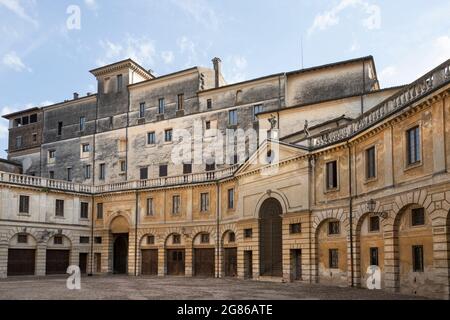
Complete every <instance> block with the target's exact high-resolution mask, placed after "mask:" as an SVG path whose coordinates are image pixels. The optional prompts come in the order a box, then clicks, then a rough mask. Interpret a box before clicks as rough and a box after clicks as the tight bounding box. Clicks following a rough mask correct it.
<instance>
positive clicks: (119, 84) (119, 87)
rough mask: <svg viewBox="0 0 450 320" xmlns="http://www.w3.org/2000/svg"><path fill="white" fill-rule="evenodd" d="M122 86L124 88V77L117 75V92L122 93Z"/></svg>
mask: <svg viewBox="0 0 450 320" xmlns="http://www.w3.org/2000/svg"><path fill="white" fill-rule="evenodd" d="M122 86H123V77H122V75H121V74H118V75H117V92H120V91H122Z"/></svg>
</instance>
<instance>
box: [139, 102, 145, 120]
mask: <svg viewBox="0 0 450 320" xmlns="http://www.w3.org/2000/svg"><path fill="white" fill-rule="evenodd" d="M144 117H145V102H142V103H141V104H140V105H139V118H144Z"/></svg>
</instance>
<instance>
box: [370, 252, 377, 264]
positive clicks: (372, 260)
mask: <svg viewBox="0 0 450 320" xmlns="http://www.w3.org/2000/svg"><path fill="white" fill-rule="evenodd" d="M370 265H371V266H378V248H370Z"/></svg>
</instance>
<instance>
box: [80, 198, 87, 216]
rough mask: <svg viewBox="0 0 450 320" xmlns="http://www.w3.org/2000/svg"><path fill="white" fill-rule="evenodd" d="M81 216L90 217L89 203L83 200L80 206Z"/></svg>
mask: <svg viewBox="0 0 450 320" xmlns="http://www.w3.org/2000/svg"><path fill="white" fill-rule="evenodd" d="M80 218H81V219H88V218H89V203H87V202H82V203H81V207H80Z"/></svg>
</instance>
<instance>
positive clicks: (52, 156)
mask: <svg viewBox="0 0 450 320" xmlns="http://www.w3.org/2000/svg"><path fill="white" fill-rule="evenodd" d="M55 155H56V151H55V150H49V151H48V158H49V159H55Z"/></svg>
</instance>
